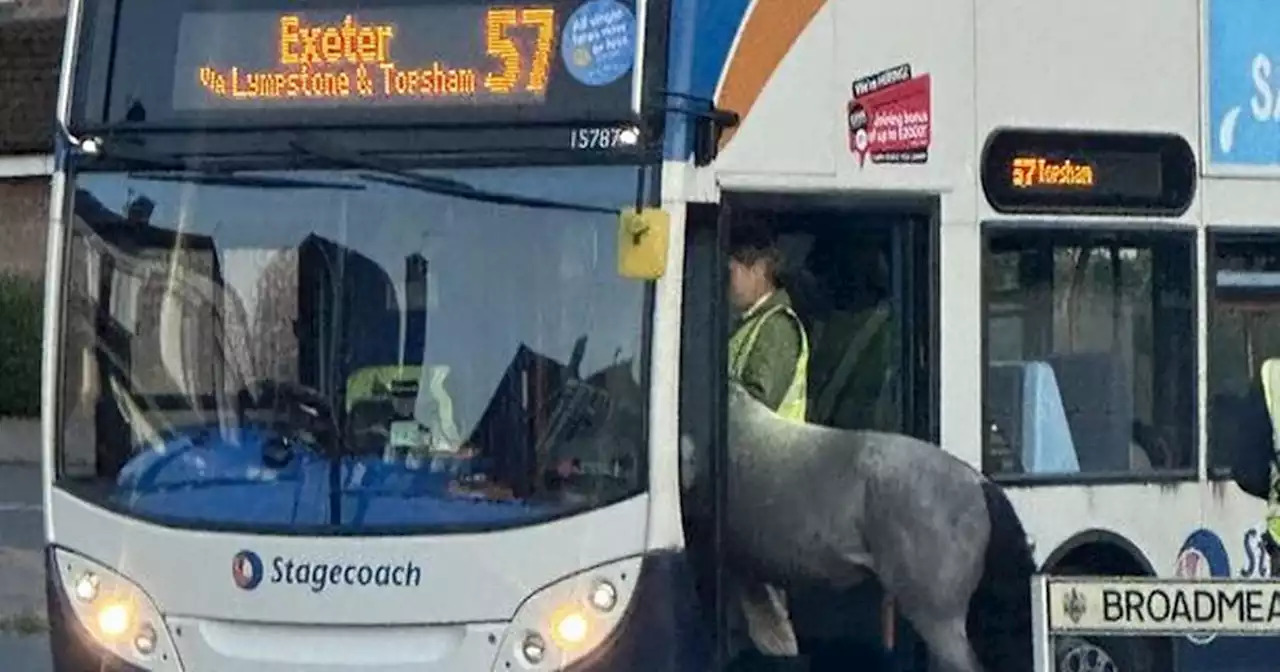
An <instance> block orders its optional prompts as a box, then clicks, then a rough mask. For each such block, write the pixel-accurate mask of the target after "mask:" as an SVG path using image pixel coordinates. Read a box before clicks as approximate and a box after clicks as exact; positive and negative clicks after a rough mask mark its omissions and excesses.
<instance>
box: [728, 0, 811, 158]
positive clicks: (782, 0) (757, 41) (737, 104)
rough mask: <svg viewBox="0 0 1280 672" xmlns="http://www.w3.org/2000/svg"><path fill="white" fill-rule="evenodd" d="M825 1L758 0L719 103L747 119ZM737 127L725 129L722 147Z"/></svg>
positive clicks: (744, 31) (730, 62) (739, 40)
mask: <svg viewBox="0 0 1280 672" xmlns="http://www.w3.org/2000/svg"><path fill="white" fill-rule="evenodd" d="M824 4H826V0H756V4H755V7H754V8H753V9H752V10H751V15H750V16H748V17H747V22H746V25H744V26H743V27H742V34H741V35H740V36H739V37H738V45H737V49H736V50H735V51H734V53H733V56H732V57H731V60H730V61H729V69H728V72H726V73H725V75H724V86H722V87H721V88H720V95H719V97H718V99H717V101H716V104H717V105H718V106H719V107H720V108H721V109H724V110H731V111H733V112H737V113H738V115H739V117H741V118H742V119H746V118H747V114H748V113H749V112H750V111H751V106H752V105H754V104H755V102H756V98H758V97H760V92H761V91H763V90H764V85H765V82H767V81H769V77H771V76H773V72H774V70H777V69H778V64H779V63H781V62H782V58H783V57H784V56H786V55H787V52H788V51H790V50H791V47H792V45H794V44H795V43H796V40H797V39H799V37H800V33H801V32H803V31H804V29H805V27H806V26H808V25H809V22H810V21H812V20H813V17H814V16H815V15H816V14H817V13H818V10H819V9H822V6H823V5H824ZM735 130H736V129H733V128H726V129H725V131H724V134H723V135H722V136H720V147H721V149H723V148H724V147H725V146H726V145H728V144H729V140H730V139H732V138H733V134H734V131H735Z"/></svg>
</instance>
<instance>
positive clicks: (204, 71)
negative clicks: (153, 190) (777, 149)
mask: <svg viewBox="0 0 1280 672" xmlns="http://www.w3.org/2000/svg"><path fill="white" fill-rule="evenodd" d="M575 4H577V3H575ZM563 8H564V4H563V3H561V2H554V1H552V2H546V3H544V4H525V5H501V6H498V5H485V4H466V5H464V4H437V3H431V4H419V5H412V6H398V7H381V8H370V9H350V10H337V11H291V12H260V11H259V12H249V11H245V12H190V13H186V14H184V15H183V16H182V18H181V23H180V25H179V39H178V49H177V53H176V56H175V61H176V63H175V72H174V86H173V98H172V104H173V108H174V110H185V111H193V110H195V111H198V110H216V109H272V108H289V107H311V108H315V107H321V108H342V107H352V106H360V107H368V106H378V107H385V106H424V105H430V106H497V105H513V104H522V105H535V106H537V105H543V104H545V103H546V101H547V93H548V90H549V89H550V88H551V87H552V85H553V81H554V80H555V79H556V78H558V77H572V78H573V80H575V81H574V82H572V83H573V84H575V85H577V86H580V87H582V86H587V87H603V86H607V85H610V84H613V83H615V82H617V81H618V80H620V79H622V78H623V77H624V76H625V75H627V74H629V73H630V71H631V69H632V65H633V61H634V58H635V17H634V15H633V14H632V12H631V10H630V9H629V8H628V7H627V6H625V5H622V4H620V3H618V2H615V1H614V0H592V1H590V2H587V3H585V4H582V5H579V6H578V7H577V8H576V11H571V12H565V11H563ZM568 9H569V10H574V9H575V7H574V6H569V7H568ZM565 14H569V15H568V16H565ZM562 26H563V29H562V28H561V27H562ZM557 60H563V63H557Z"/></svg>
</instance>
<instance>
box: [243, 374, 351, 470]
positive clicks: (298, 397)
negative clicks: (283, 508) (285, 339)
mask: <svg viewBox="0 0 1280 672" xmlns="http://www.w3.org/2000/svg"><path fill="white" fill-rule="evenodd" d="M245 394H246V395H247V396H248V400H247V403H245V406H247V407H248V408H251V409H253V410H255V411H264V410H265V411H269V412H270V413H271V425H272V429H273V430H274V431H273V433H272V436H271V437H270V438H269V439H268V440H267V441H266V442H265V443H264V444H263V447H262V459H263V462H264V463H266V464H267V466H270V467H273V468H279V467H283V466H284V465H286V464H288V463H289V460H290V459H292V457H293V451H294V447H295V446H296V445H297V444H299V443H302V444H304V445H307V446H310V447H312V448H313V449H314V448H318V449H320V450H322V451H323V450H328V451H332V450H336V448H337V438H338V422H337V416H336V415H335V414H334V412H333V405H332V404H331V403H330V402H329V399H328V398H327V397H326V396H325V395H324V393H322V392H320V391H319V390H317V389H315V388H313V387H310V386H307V385H303V384H301V383H297V382H293V381H280V380H260V381H257V382H255V383H254V384H252V385H250V386H249V387H248V388H247V389H246V390H245Z"/></svg>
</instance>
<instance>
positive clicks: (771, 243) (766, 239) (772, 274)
mask: <svg viewBox="0 0 1280 672" xmlns="http://www.w3.org/2000/svg"><path fill="white" fill-rule="evenodd" d="M729 258H730V259H733V260H735V261H737V262H739V263H741V264H745V265H747V266H751V265H753V264H755V263H756V262H761V261H763V262H764V273H765V277H767V278H769V282H772V283H773V284H775V285H777V284H779V281H778V274H779V272H780V271H781V269H782V265H783V262H784V261H786V260H785V259H784V257H783V254H782V250H781V249H779V248H778V241H777V238H776V236H774V234H773V232H771V231H769V229H768V228H767V227H766V226H765V225H763V224H755V223H753V224H750V225H747V226H742V227H734V228H733V229H731V230H730V232H729Z"/></svg>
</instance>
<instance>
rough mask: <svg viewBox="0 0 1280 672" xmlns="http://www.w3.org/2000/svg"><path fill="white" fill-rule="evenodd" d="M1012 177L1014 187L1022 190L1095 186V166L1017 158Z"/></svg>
mask: <svg viewBox="0 0 1280 672" xmlns="http://www.w3.org/2000/svg"><path fill="white" fill-rule="evenodd" d="M1011 177H1012V180H1013V186H1015V187H1018V188H1021V189H1026V188H1029V187H1036V186H1046V187H1092V186H1094V177H1093V166H1091V165H1089V164H1087V163H1074V162H1072V161H1071V160H1070V159H1067V160H1065V161H1052V160H1049V159H1043V158H1036V157H1029V156H1019V157H1015V158H1014V159H1013V174H1012V176H1011Z"/></svg>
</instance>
